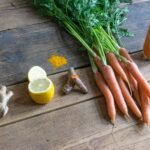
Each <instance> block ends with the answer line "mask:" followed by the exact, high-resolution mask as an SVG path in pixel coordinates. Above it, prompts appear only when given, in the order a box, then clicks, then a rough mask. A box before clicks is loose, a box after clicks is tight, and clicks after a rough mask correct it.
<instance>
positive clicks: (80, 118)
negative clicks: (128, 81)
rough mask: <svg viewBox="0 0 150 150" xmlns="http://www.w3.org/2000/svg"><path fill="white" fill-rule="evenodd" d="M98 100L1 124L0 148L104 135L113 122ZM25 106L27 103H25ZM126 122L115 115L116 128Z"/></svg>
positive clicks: (51, 145)
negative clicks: (107, 117) (110, 121)
mask: <svg viewBox="0 0 150 150" xmlns="http://www.w3.org/2000/svg"><path fill="white" fill-rule="evenodd" d="M97 102H98V100H97V99H95V100H92V101H88V102H84V103H79V104H77V105H74V106H71V107H67V108H64V109H61V110H57V111H55V112H51V113H47V114H43V115H40V116H37V117H34V118H30V119H27V120H24V121H21V122H17V123H14V124H10V125H7V126H4V127H1V128H0V138H1V140H0V149H4V150H5V149H9V148H10V147H11V149H22V150H25V149H28V150H30V149H32V150H40V149H42V150H47V149H53V150H58V149H63V147H66V146H67V145H72V144H74V143H79V142H81V141H82V140H84V139H86V138H88V137H90V136H93V135H95V134H99V135H101V136H104V135H106V134H109V133H111V132H112V125H111V124H110V123H108V122H107V121H106V120H105V117H104V114H103V112H102V111H101V109H102V108H103V109H104V108H105V107H104V106H102V105H103V101H102V99H101V100H100V104H99V105H101V109H98V108H97V106H98V104H97ZM26 108H27V107H26ZM133 124H135V121H133V120H130V121H129V122H128V121H126V120H125V119H123V118H122V117H120V116H117V120H116V128H115V131H117V130H121V129H123V128H126V127H129V126H131V125H133Z"/></svg>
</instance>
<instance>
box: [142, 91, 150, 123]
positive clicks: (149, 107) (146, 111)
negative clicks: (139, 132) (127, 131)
mask: <svg viewBox="0 0 150 150" xmlns="http://www.w3.org/2000/svg"><path fill="white" fill-rule="evenodd" d="M140 95H141V108H142V114H143V121H144V123H145V124H146V125H147V126H150V99H149V97H148V96H147V94H146V93H144V91H143V90H142V89H141V88H140Z"/></svg>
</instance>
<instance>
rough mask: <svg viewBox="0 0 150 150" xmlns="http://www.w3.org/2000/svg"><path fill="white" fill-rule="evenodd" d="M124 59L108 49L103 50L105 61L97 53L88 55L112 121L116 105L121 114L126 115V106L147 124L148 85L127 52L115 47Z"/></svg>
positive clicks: (149, 111) (149, 120) (149, 116)
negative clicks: (120, 58) (106, 62)
mask: <svg viewBox="0 0 150 150" xmlns="http://www.w3.org/2000/svg"><path fill="white" fill-rule="evenodd" d="M119 54H120V55H121V57H123V58H124V61H121V60H119V59H118V57H117V56H116V55H115V54H114V53H112V52H108V53H106V58H107V60H108V64H107V65H105V64H104V63H103V62H102V61H101V60H100V59H99V58H98V57H97V56H96V57H95V58H94V61H92V58H91V57H90V60H91V64H92V68H93V73H94V78H95V81H96V84H97V86H98V88H99V89H100V91H101V92H102V94H103V95H104V97H105V100H106V105H107V111H108V115H109V117H110V119H111V122H112V123H113V124H114V123H115V118H116V107H115V104H116V105H117V106H118V108H119V110H120V111H121V112H122V114H123V115H124V116H129V114H128V108H129V109H130V110H131V111H132V112H133V113H134V114H135V116H136V117H137V118H139V119H140V120H141V119H142V120H143V121H144V123H146V124H147V125H150V100H149V98H150V86H149V84H148V83H147V81H146V80H145V79H144V77H143V75H142V74H141V72H140V71H139V69H138V67H137V65H136V64H135V63H134V61H133V60H132V58H131V57H130V55H129V54H128V52H127V51H126V50H125V49H124V48H120V49H119Z"/></svg>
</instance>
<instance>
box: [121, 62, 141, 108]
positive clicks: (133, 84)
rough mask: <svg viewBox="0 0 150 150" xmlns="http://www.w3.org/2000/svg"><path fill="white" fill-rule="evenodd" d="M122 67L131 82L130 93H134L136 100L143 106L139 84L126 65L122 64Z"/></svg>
mask: <svg viewBox="0 0 150 150" xmlns="http://www.w3.org/2000/svg"><path fill="white" fill-rule="evenodd" d="M120 65H121V67H122V68H123V70H124V72H125V73H126V75H127V78H128V80H129V84H128V86H129V91H130V93H133V95H134V98H135V100H136V101H137V103H138V105H139V106H141V102H140V95H139V88H138V83H137V81H136V80H135V78H134V77H133V76H132V74H131V73H130V72H129V71H128V70H127V68H126V66H125V63H123V62H120Z"/></svg>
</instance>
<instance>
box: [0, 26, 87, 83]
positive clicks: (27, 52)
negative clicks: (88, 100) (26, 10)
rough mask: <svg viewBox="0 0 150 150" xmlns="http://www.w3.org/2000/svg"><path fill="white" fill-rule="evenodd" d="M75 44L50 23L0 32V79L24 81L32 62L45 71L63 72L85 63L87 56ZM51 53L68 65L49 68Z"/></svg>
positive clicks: (5, 81) (7, 81) (51, 72)
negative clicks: (62, 57)
mask: <svg viewBox="0 0 150 150" xmlns="http://www.w3.org/2000/svg"><path fill="white" fill-rule="evenodd" d="M77 47H78V46H77V44H76V43H75V42H74V41H73V39H72V38H70V36H68V34H66V33H65V32H63V31H62V32H60V30H59V29H58V28H56V27H55V24H52V23H50V24H39V25H34V26H30V27H26V28H18V29H14V30H10V31H5V32H0V49H1V50H0V64H1V65H0V72H1V77H0V82H1V84H13V83H16V82H19V81H22V80H25V79H26V76H27V71H28V70H29V68H30V67H31V66H33V65H40V66H42V67H43V68H44V69H46V71H47V72H48V74H53V73H56V72H60V71H64V70H66V69H68V67H69V66H75V67H79V66H85V65H86V64H88V61H87V56H86V55H84V54H85V52H79V51H78V48H77ZM52 54H57V55H63V56H65V57H66V58H67V59H68V65H66V66H64V67H62V68H58V69H55V68H53V67H52V66H51V65H50V63H49V62H48V58H49V57H50V56H51V55H52Z"/></svg>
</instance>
